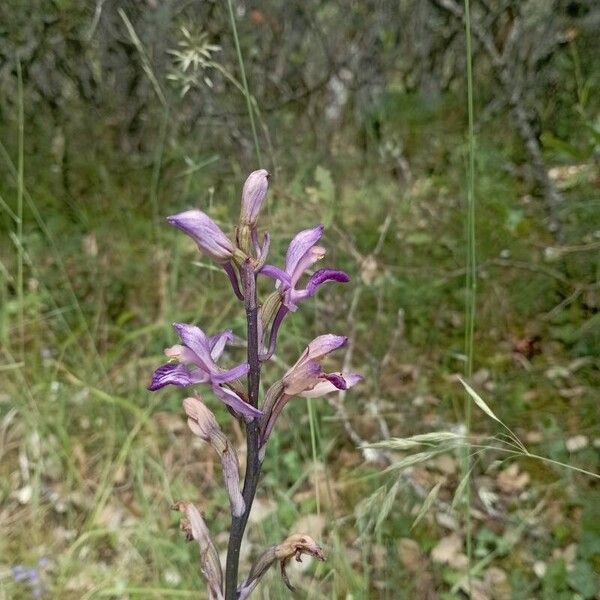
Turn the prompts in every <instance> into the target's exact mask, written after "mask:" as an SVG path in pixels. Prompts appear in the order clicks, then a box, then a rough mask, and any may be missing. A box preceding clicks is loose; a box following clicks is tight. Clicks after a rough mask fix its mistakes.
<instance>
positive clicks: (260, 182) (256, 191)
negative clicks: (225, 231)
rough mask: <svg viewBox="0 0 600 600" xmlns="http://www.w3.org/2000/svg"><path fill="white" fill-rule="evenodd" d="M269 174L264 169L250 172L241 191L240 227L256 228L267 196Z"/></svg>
mask: <svg viewBox="0 0 600 600" xmlns="http://www.w3.org/2000/svg"><path fill="white" fill-rule="evenodd" d="M269 177H270V175H269V172H268V171H267V170H266V169H258V171H252V173H250V175H248V179H246V183H244V189H243V190H242V209H241V212H240V225H242V226H244V225H249V226H250V227H256V221H257V219H258V213H259V212H260V209H261V207H262V203H263V201H264V199H265V196H266V195H267V189H268V187H269Z"/></svg>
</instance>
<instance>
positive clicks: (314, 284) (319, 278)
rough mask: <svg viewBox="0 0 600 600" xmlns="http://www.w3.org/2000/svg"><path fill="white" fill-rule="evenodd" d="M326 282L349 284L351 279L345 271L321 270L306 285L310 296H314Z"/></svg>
mask: <svg viewBox="0 0 600 600" xmlns="http://www.w3.org/2000/svg"><path fill="white" fill-rule="evenodd" d="M326 281H338V282H339V283H348V281H350V277H349V276H348V275H347V274H346V273H344V271H336V270H334V269H319V270H318V271H317V272H316V273H314V274H313V275H312V276H311V278H310V279H309V280H308V282H307V284H306V291H307V292H308V295H309V296H312V295H313V294H314V293H315V292H316V291H317V288H318V287H319V286H320V285H322V284H323V283H325V282H326Z"/></svg>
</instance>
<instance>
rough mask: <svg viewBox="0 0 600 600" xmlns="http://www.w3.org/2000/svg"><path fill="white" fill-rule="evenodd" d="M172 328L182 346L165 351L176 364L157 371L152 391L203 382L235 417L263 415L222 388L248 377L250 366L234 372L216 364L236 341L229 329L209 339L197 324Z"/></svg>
mask: <svg viewBox="0 0 600 600" xmlns="http://www.w3.org/2000/svg"><path fill="white" fill-rule="evenodd" d="M173 328H174V329H175V331H176V332H177V334H178V335H179V337H180V339H181V341H182V344H177V345H175V346H172V347H171V348H167V349H166V350H165V354H166V355H167V356H168V357H169V358H170V359H171V361H175V362H168V363H166V364H164V365H161V366H160V367H158V369H156V371H154V374H153V375H152V381H151V382H150V385H149V386H148V389H149V390H150V391H156V390H159V389H160V388H162V387H164V386H166V385H176V386H180V387H187V386H189V385H196V384H200V383H204V384H207V385H210V386H211V387H212V390H213V392H214V393H215V395H216V396H217V397H218V398H219V399H220V400H222V401H223V402H224V403H225V404H226V405H227V406H229V407H230V408H231V409H232V410H233V411H234V412H235V413H236V414H240V415H243V416H244V417H246V418H255V417H258V416H260V415H261V414H262V413H261V411H259V410H258V409H256V408H254V407H253V406H251V405H250V404H248V403H247V402H245V401H244V400H243V399H242V398H241V397H240V396H239V395H238V394H236V393H235V392H234V391H232V390H230V389H228V388H225V387H223V384H226V383H229V382H232V381H234V380H236V379H239V378H240V377H243V376H244V375H246V374H247V373H248V370H249V368H250V367H249V365H248V363H241V364H239V365H237V366H235V367H233V368H231V369H221V368H220V367H219V366H218V365H217V363H216V361H217V360H218V359H219V357H220V356H221V355H222V354H223V350H224V349H225V345H226V344H227V342H228V341H231V340H232V339H233V334H232V332H231V331H230V330H226V331H222V332H221V333H218V334H216V335H213V336H211V337H208V336H207V335H206V334H205V333H204V331H202V329H200V328H199V327H196V326H195V325H187V324H185V323H175V324H174V325H173Z"/></svg>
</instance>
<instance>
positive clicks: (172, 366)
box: [148, 363, 192, 392]
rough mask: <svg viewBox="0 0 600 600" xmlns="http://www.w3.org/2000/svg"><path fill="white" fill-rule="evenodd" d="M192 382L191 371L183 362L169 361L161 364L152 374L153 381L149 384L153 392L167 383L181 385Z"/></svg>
mask: <svg viewBox="0 0 600 600" xmlns="http://www.w3.org/2000/svg"><path fill="white" fill-rule="evenodd" d="M191 383H192V377H191V374H190V371H189V370H188V369H187V368H186V367H185V366H184V365H182V364H176V363H167V364H165V365H161V366H160V367H158V369H156V371H154V373H153V374H152V381H151V382H150V385H149V386H148V389H149V390H150V391H151V392H155V391H156V390H160V389H161V388H163V387H165V386H166V385H177V386H181V387H185V386H188V385H190V384H191Z"/></svg>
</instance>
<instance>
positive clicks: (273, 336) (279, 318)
mask: <svg viewBox="0 0 600 600" xmlns="http://www.w3.org/2000/svg"><path fill="white" fill-rule="evenodd" d="M288 312H290V311H289V309H288V308H287V307H286V306H284V305H281V306H280V307H279V310H278V311H277V314H276V315H275V318H274V319H273V325H271V333H270V334H269V348H268V349H267V353H266V354H265V355H264V356H261V360H263V361H264V360H269V359H270V358H271V356H273V352H275V346H276V344H277V333H278V332H279V328H280V327H281V323H282V322H283V319H284V318H285V315H287V314H288Z"/></svg>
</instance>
